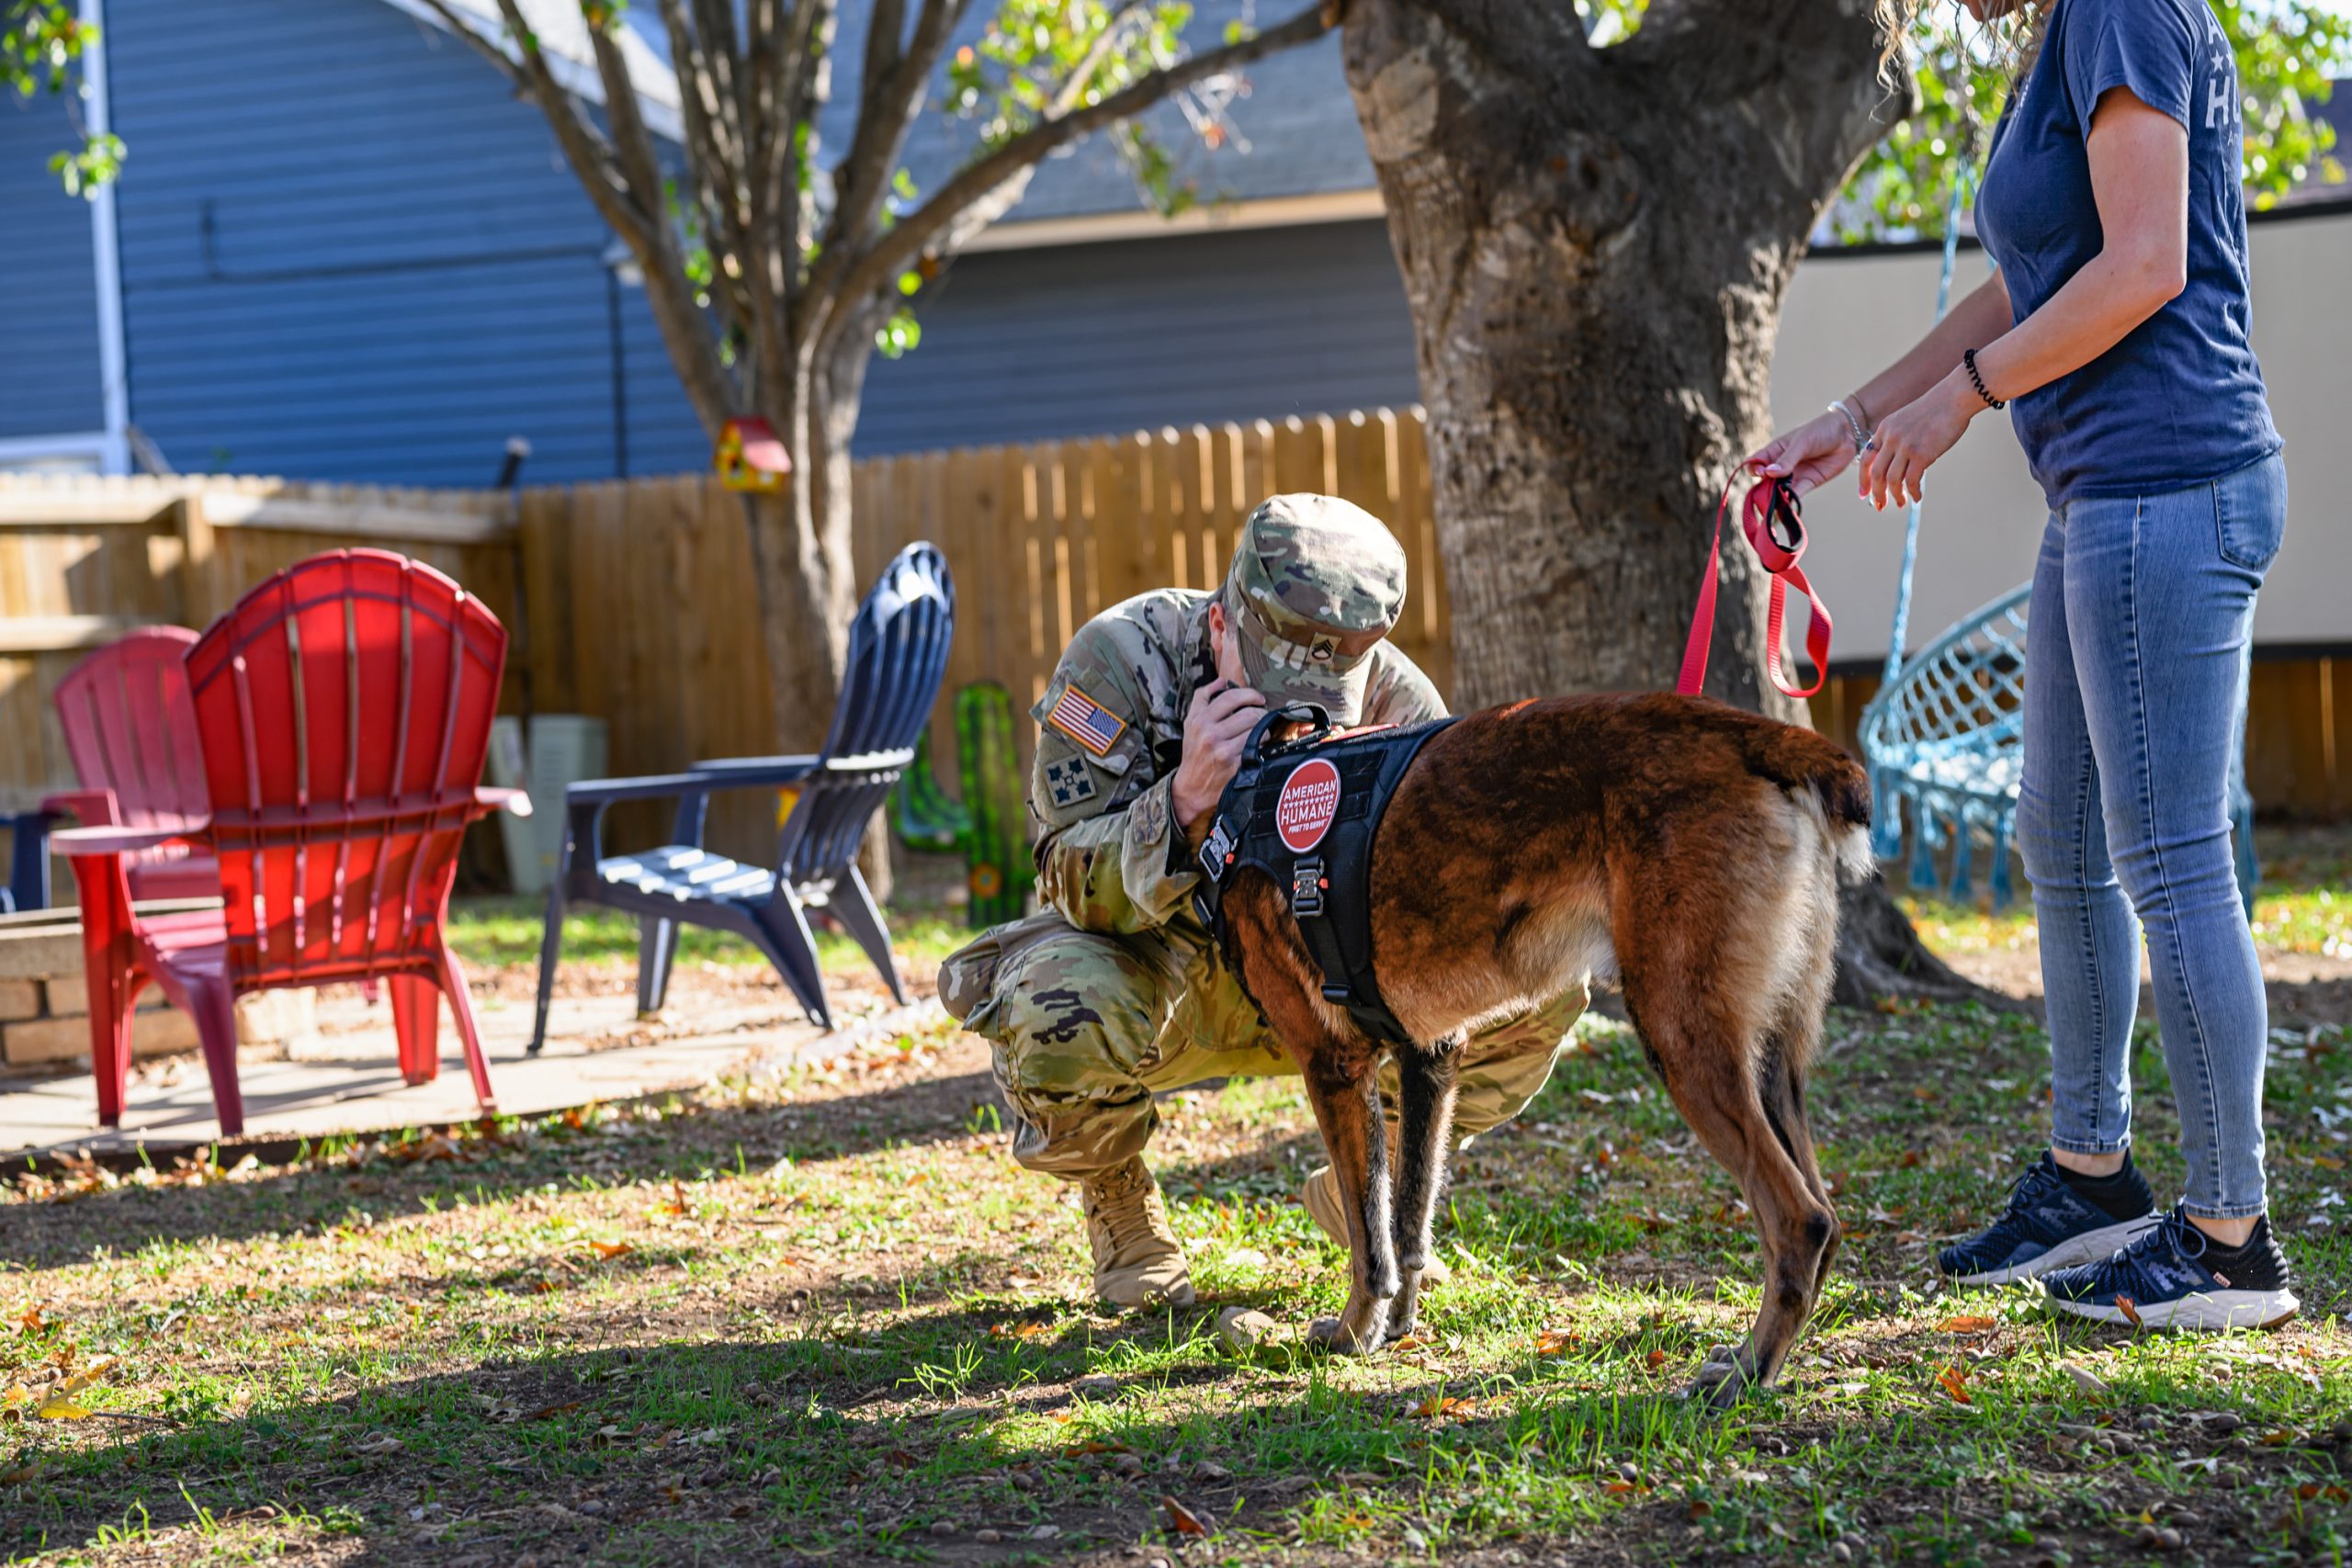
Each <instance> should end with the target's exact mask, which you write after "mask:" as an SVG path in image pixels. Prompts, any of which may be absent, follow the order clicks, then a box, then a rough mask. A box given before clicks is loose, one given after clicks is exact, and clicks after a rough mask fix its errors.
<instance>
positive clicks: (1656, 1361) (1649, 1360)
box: [1642, 1350, 1666, 1367]
mask: <svg viewBox="0 0 2352 1568" xmlns="http://www.w3.org/2000/svg"><path fill="white" fill-rule="evenodd" d="M1642 1363H1643V1364H1644V1365H1645V1366H1651V1367H1662V1366H1664V1365H1666V1352H1665V1351H1663V1350H1653V1351H1651V1352H1650V1353H1649V1354H1648V1355H1646V1356H1645V1357H1643V1358H1642Z"/></svg>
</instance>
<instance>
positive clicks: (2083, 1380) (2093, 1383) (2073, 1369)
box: [2063, 1361, 2107, 1399]
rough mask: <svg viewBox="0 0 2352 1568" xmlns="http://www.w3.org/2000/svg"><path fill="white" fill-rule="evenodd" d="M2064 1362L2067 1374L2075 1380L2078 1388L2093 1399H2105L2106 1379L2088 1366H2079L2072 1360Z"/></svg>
mask: <svg viewBox="0 0 2352 1568" xmlns="http://www.w3.org/2000/svg"><path fill="white" fill-rule="evenodd" d="M2063 1364H2064V1367H2065V1369H2066V1375H2067V1376H2068V1377H2070V1378H2072V1379H2074V1380H2075V1387H2076V1388H2078V1389H2081V1390H2082V1391H2083V1392H2084V1393H2086V1394H2088V1395H2090V1396H2091V1397H2092V1398H2093V1399H2103V1398H2105V1397H2106V1395H2107V1380H2106V1379H2104V1378H2102V1377H2100V1376H2099V1375H2098V1373H2097V1372H2095V1371H2091V1370H2090V1369H2089V1368H2088V1367H2082V1366H2077V1365H2075V1363H2074V1362H2072V1361H2067V1362H2064V1363H2063Z"/></svg>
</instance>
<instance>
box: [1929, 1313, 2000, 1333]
mask: <svg viewBox="0 0 2352 1568" xmlns="http://www.w3.org/2000/svg"><path fill="white" fill-rule="evenodd" d="M2000 1325H2001V1320H2000V1319H1999V1318H1997V1317H1973V1316H1970V1317H1948V1318H1946V1319H1944V1320H1943V1321H1942V1322H1941V1323H1939V1324H1938V1325H1936V1329H1937V1332H1939V1333H1941V1334H1982V1333H1984V1332H1985V1330H1986V1329H1988V1328H1998V1327H1999V1326H2000Z"/></svg>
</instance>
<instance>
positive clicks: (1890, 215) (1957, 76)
mask: <svg viewBox="0 0 2352 1568" xmlns="http://www.w3.org/2000/svg"><path fill="white" fill-rule="evenodd" d="M1576 4H1577V16H1578V17H1581V18H1582V19H1583V20H1584V23H1585V30H1586V33H1587V36H1589V38H1590V39H1592V41H1593V43H1594V44H1595V45H1596V46H1599V47H1603V48H1605V47H1606V46H1608V45H1611V44H1614V43H1617V42H1621V41H1623V39H1626V38H1628V37H1630V36H1632V34H1633V33H1634V31H1635V30H1636V29H1637V28H1639V27H1640V26H1641V21H1642V16H1643V13H1644V11H1645V9H1646V8H1647V0H1576ZM2206 4H2208V5H2209V6H2211V8H2212V11H2213V15H2214V17H2216V18H2217V19H2218V20H2219V21H2220V22H2221V24H2222V31H2223V32H2224V33H2225V34H2227V35H2228V37H2229V39H2230V41H2231V44H2232V46H2233V48H2234V49H2235V51H2236V53H2237V63H2238V86H2239V89H2240V90H2241V91H2242V92H2243V93H2244V94H2245V106H2244V108H2245V112H2244V124H2245V187H2246V195H2247V198H2248V199H2249V200H2250V201H2251V202H2252V203H2253V205H2254V206H2255V207H2256V209H2261V208H2267V207H2269V206H2271V205H2273V204H2274V203H2276V202H2277V201H2278V198H2279V197H2282V196H2284V195H2286V194H2287V192H2289V191H2290V190H2291V189H2293V188H2294V187H2295V186H2297V185H2299V184H2301V183H2302V182H2303V181H2305V180H2309V179H2326V180H2340V179H2342V178H2343V177H2344V168H2343V165H2342V164H2340V163H2339V162H2338V161H2337V159H2336V157H2335V131H2334V130H2333V128H2332V127H2330V126H2328V125H2327V124H2326V123H2324V122H2323V121H2317V120H2314V119H2312V118H2311V116H2310V114H2309V113H2308V106H2309V105H2312V104H2315V103H2324V102H2325V101H2326V100H2327V96H2328V78H2329V75H2330V74H2331V73H2335V72H2341V71H2343V70H2345V69H2346V67H2347V66H2352V15H2347V14H2346V13H2345V12H2343V11H2341V10H2335V9H2331V8H2329V7H2327V6H2324V5H2322V4H2320V3H2318V0H2206ZM2044 9H2045V10H2046V9H2047V6H2046V5H2045V6H2044ZM1913 11H1914V15H1913V18H1912V22H1911V28H1910V36H1909V38H1908V39H1907V48H1906V54H1907V57H1908V59H1909V62H1910V64H1911V67H1912V82H1913V84H1914V85H1915V86H1916V88H1917V93H1918V99H1919V107H1918V108H1917V110H1916V111H1915V112H1914V113H1913V114H1911V115H1910V116H1909V117H1907V118H1905V119H1904V120H1903V121H1902V122H1901V123H1900V124H1898V125H1897V126H1896V127H1895V128H1894V130H1893V131H1892V132H1890V133H1889V134H1888V136H1887V138H1886V140H1885V141H1882V142H1880V143H1879V145H1878V146H1877V147H1876V148H1874V149H1873V150H1872V151H1871V154H1870V156H1869V157H1867V158H1866V159H1864V160H1863V163H1862V166H1861V167H1860V169H1859V170H1857V171H1856V172H1855V175H1854V177H1853V179H1852V180H1851V181H1849V183H1848V185H1847V186H1846V188H1845V189H1844V190H1843V191H1842V192H1840V193H1839V194H1838V200H1837V202H1836V203H1835V204H1834V205H1833V206H1832V207H1831V209H1830V216H1829V222H1830V225H1831V227H1832V228H1833V229H1834V230H1835V231H1836V232H1837V234H1838V238H1839V239H1840V240H1843V241H1849V242H1851V241H1857V240H1878V239H1904V238H1912V237H1927V238H1932V237H1938V236H1940V235H1941V234H1942V233H1943V225H1944V210H1945V208H1946V205H1947V203H1948V202H1949V201H1950V199H1951V188H1952V184H1953V182H1954V181H1955V180H1959V179H1961V178H1962V177H1963V173H1964V171H1968V170H1971V169H1972V168H1973V166H1974V165H1976V164H1979V163H1981V162H1982V160H1983V158H1984V155H1985V146H1986V144H1987V143H1988V142H1989V141H1990V140H1991V137H1992V131H1993V126H1994V124H1995V123H1996V121H1997V120H1998V118H1999V117H2000V112H2001V105H2002V103H2003V102H2004V101H2005V100H2006V99H2007V96H2008V92H2009V86H2010V83H2011V81H2012V80H2013V78H2014V77H2015V75H2016V73H2017V71H2018V63H2019V61H2020V58H2021V52H2022V51H2021V46H2022V45H2023V43H2024V42H2025V41H2026V40H2025V39H2023V38H2022V37H2021V36H2020V35H2019V33H2018V24H2014V23H1995V24H1991V25H1988V26H1983V27H1980V26H1977V25H1976V24H1973V23H1972V22H1970V21H1969V20H1968V18H1967V15H1966V13H1965V12H1964V11H1963V10H1962V8H1961V7H1959V6H1954V5H1950V4H1945V3H1942V0H1918V3H1917V5H1916V6H1914V7H1913Z"/></svg>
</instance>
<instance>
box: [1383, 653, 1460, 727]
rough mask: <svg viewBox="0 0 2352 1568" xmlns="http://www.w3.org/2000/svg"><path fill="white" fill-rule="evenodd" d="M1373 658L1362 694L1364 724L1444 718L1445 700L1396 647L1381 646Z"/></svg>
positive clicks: (1414, 721)
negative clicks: (1368, 679) (1370, 673)
mask: <svg viewBox="0 0 2352 1568" xmlns="http://www.w3.org/2000/svg"><path fill="white" fill-rule="evenodd" d="M1372 658H1373V667H1372V679H1371V680H1370V681H1369V682H1366V683H1365V686H1364V694H1363V722H1364V723H1366V724H1420V723H1424V722H1426V721H1427V720H1430V719H1432V718H1443V717H1444V716H1445V699H1444V698H1443V697H1441V696H1439V695H1438V694H1437V687H1436V686H1435V685H1434V684H1432V683H1431V682H1430V678H1429V677H1428V676H1427V675H1424V674H1422V673H1421V667H1420V666H1419V665H1418V664H1416V663H1414V662H1413V661H1412V660H1409V659H1408V658H1406V657H1405V654H1404V651H1403V650H1402V649H1399V648H1397V645H1396V644H1394V643H1388V642H1384V643H1382V644H1380V645H1379V646H1378V647H1376V648H1374V649H1373V650H1372Z"/></svg>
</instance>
